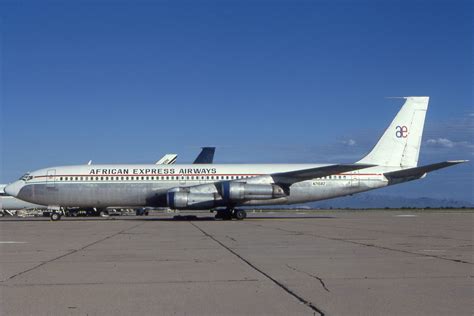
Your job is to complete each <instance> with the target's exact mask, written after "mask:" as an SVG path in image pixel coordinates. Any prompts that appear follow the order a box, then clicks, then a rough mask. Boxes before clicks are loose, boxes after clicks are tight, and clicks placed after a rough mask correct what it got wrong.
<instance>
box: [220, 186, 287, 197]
mask: <svg viewBox="0 0 474 316" xmlns="http://www.w3.org/2000/svg"><path fill="white" fill-rule="evenodd" d="M283 196H286V194H285V192H284V191H283V189H282V188H281V187H280V186H278V185H276V184H251V183H243V182H224V183H222V198H223V200H224V201H240V200H269V199H274V198H279V197H283Z"/></svg>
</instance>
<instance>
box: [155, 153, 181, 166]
mask: <svg viewBox="0 0 474 316" xmlns="http://www.w3.org/2000/svg"><path fill="white" fill-rule="evenodd" d="M176 158H178V155H176V154H166V155H164V156H163V157H161V158H160V160H158V161H157V162H155V165H172V164H174V163H175V162H176Z"/></svg>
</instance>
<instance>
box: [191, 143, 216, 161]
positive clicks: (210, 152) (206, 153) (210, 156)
mask: <svg viewBox="0 0 474 316" xmlns="http://www.w3.org/2000/svg"><path fill="white" fill-rule="evenodd" d="M215 151H216V147H202V148H201V152H200V153H199V155H198V156H197V157H196V159H195V160H194V162H193V164H209V163H212V162H213V161H214V153H215Z"/></svg>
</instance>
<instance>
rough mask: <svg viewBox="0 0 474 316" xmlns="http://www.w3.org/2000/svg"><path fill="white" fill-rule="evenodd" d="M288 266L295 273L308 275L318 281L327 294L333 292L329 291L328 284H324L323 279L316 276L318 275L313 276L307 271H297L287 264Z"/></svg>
mask: <svg viewBox="0 0 474 316" xmlns="http://www.w3.org/2000/svg"><path fill="white" fill-rule="evenodd" d="M286 266H287V267H288V268H289V269H291V270H293V271H296V272H299V273H303V274H306V275H307V276H310V277H312V278H314V279H316V280H318V281H319V283H321V285H322V287H323V289H325V290H326V292H331V291H329V289H328V288H327V286H326V283H324V281H323V279H321V278H320V277H318V276H316V275H313V274H311V273H308V272H306V271H302V270H298V269H296V268H295V267H292V266H290V265H289V264H287V265H286Z"/></svg>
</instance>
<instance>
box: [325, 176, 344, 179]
mask: <svg viewBox="0 0 474 316" xmlns="http://www.w3.org/2000/svg"><path fill="white" fill-rule="evenodd" d="M318 179H326V180H330V179H346V176H327V177H321V178H318Z"/></svg>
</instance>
